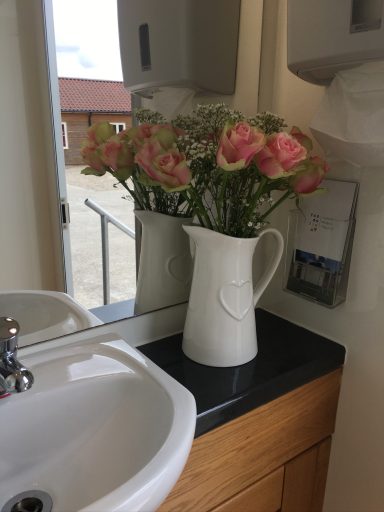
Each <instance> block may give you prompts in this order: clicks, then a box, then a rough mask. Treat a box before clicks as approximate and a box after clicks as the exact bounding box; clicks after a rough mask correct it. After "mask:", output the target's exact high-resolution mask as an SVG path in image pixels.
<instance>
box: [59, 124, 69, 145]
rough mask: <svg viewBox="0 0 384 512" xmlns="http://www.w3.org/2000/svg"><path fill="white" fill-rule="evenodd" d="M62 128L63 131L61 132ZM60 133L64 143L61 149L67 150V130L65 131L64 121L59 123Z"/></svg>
mask: <svg viewBox="0 0 384 512" xmlns="http://www.w3.org/2000/svg"><path fill="white" fill-rule="evenodd" d="M63 128H64V130H63ZM61 133H62V135H64V139H65V143H64V140H63V149H68V148H69V145H68V130H67V123H66V122H65V121H61Z"/></svg>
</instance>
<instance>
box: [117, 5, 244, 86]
mask: <svg viewBox="0 0 384 512" xmlns="http://www.w3.org/2000/svg"><path fill="white" fill-rule="evenodd" d="M240 2H241V0H208V1H207V0H118V21H119V38H120V53H121V62H122V68H123V78H124V85H125V86H126V87H127V88H128V89H129V90H130V91H132V92H136V93H141V94H143V95H145V96H151V94H152V93H153V91H154V90H156V89H158V88H160V87H163V86H181V87H190V88H193V89H196V90H202V91H209V92H213V93H218V94H233V92H234V90H235V78H236V62H237V43H238V34H239V18H240Z"/></svg>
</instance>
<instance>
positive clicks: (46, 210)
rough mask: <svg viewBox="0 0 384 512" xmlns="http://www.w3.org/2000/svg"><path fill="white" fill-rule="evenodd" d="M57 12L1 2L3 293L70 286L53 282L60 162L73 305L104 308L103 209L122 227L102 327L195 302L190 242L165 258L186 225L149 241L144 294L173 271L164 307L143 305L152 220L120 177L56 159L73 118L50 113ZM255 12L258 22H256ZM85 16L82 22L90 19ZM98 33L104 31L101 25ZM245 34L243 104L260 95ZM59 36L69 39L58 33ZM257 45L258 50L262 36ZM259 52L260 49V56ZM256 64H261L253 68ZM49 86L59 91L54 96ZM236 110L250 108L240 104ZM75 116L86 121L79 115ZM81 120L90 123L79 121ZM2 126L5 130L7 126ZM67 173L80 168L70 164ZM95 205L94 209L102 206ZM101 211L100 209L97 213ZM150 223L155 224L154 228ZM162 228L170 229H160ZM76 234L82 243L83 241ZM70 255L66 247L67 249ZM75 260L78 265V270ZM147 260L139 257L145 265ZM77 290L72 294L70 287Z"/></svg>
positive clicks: (40, 2) (48, 0)
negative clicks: (140, 212) (141, 214)
mask: <svg viewBox="0 0 384 512" xmlns="http://www.w3.org/2000/svg"><path fill="white" fill-rule="evenodd" d="M73 3H74V4H75V3H76V2H73ZM57 4H58V5H60V4H62V2H57ZM77 4H78V2H77ZM105 4H108V9H111V10H113V9H115V11H116V8H115V7H113V8H112V7H111V5H110V2H105ZM61 7H62V5H61ZM53 8H54V3H53V0H33V1H32V2H30V3H28V6H27V7H26V6H25V5H24V3H23V2H22V0H16V1H14V0H2V1H0V26H1V30H0V40H1V45H0V46H1V48H2V49H1V50H0V58H1V62H2V68H3V69H7V71H8V72H7V73H4V74H3V77H2V79H1V81H0V106H1V110H2V112H3V115H4V120H5V123H4V125H3V127H2V128H1V130H2V136H1V141H0V147H1V150H2V154H3V156H4V159H3V162H2V178H3V181H2V186H1V191H0V209H1V218H2V222H1V228H0V234H1V239H2V240H7V241H8V242H7V244H5V245H6V247H7V250H5V251H2V257H1V260H2V261H1V265H2V272H1V274H0V291H3V292H4V291H6V290H22V289H30V290H33V289H42V290H44V289H45V290H55V289H56V290H59V289H62V288H61V287H60V286H59V285H58V284H57V283H58V281H57V280H55V279H54V278H53V277H52V276H53V274H54V273H55V272H57V265H56V268H54V267H55V262H57V260H58V258H59V257H60V255H58V254H57V253H55V249H54V247H53V243H51V241H52V232H53V231H55V230H56V231H58V228H57V224H58V223H59V220H60V219H59V216H58V215H57V218H55V215H53V214H52V212H54V213H55V212H56V210H57V211H59V212H60V213H62V212H63V213H65V205H64V206H61V205H59V202H58V201H57V199H56V198H52V189H53V188H54V187H53V188H52V184H51V185H50V182H52V181H53V182H57V181H58V182H60V180H62V179H63V176H61V178H60V177H59V178H58V177H57V176H56V175H54V174H55V173H54V168H53V167H54V165H55V162H56V165H57V167H59V170H60V167H61V169H62V170H63V168H64V173H66V176H64V178H65V180H66V181H65V186H64V190H65V189H66V192H67V196H65V194H63V195H62V194H61V192H60V196H62V197H61V199H63V200H64V201H63V202H64V203H65V202H68V203H69V209H70V215H71V223H70V224H69V229H64V230H63V233H64V234H63V239H64V242H68V239H70V242H71V246H72V247H71V249H70V250H71V252H72V254H70V256H69V257H70V258H71V260H68V261H72V269H71V272H72V276H73V277H74V275H75V272H76V273H77V275H78V277H77V280H78V283H77V285H76V283H75V287H74V288H75V290H74V291H75V293H74V297H75V299H76V300H78V302H79V303H80V304H82V305H83V306H84V307H85V308H87V309H94V308H98V307H101V306H102V305H103V302H104V300H103V299H104V297H103V288H102V282H103V273H102V250H101V217H100V212H101V214H102V215H104V214H105V212H106V213H107V214H109V215H110V217H109V219H110V220H112V218H113V219H116V220H117V221H118V222H115V223H114V224H113V223H111V222H109V258H110V268H111V272H110V294H111V298H110V302H111V303H117V304H119V305H118V306H115V309H117V310H118V311H115V312H114V313H112V315H110V316H109V317H108V316H106V317H105V318H102V320H103V321H108V319H109V320H111V321H113V320H116V319H121V318H124V317H129V316H131V315H134V314H141V313H145V312H148V311H151V310H155V309H159V308H161V307H164V306H169V305H171V304H177V303H180V302H183V301H185V300H186V299H187V296H188V287H189V283H190V275H187V274H185V275H184V274H183V272H182V270H181V269H182V268H184V266H183V265H184V264H185V259H187V258H188V257H189V256H188V255H189V247H188V244H187V239H185V240H184V242H180V241H179V242H178V243H177V245H179V246H180V245H181V246H182V247H181V251H179V252H177V253H167V252H166V250H167V248H168V247H169V246H170V245H171V240H172V239H174V237H175V236H176V235H174V232H177V231H178V232H182V231H181V230H180V226H179V225H177V226H176V224H177V223H176V222H174V224H175V225H172V226H170V225H168V224H167V225H166V226H165V227H164V228H163V227H161V226H160V227H159V226H155V228H154V231H153V234H152V235H151V237H150V238H151V241H152V242H153V241H154V240H155V239H156V238H157V242H156V243H157V244H158V245H157V247H156V248H155V249H153V248H150V249H149V250H148V251H147V252H146V254H147V255H148V260H149V262H148V270H147V271H146V272H145V274H146V275H147V276H149V279H147V280H146V281H147V288H148V289H150V291H148V289H146V286H145V285H142V289H143V290H142V292H143V294H144V295H145V294H149V295H152V298H153V296H154V293H153V286H154V281H155V280H156V277H158V275H159V271H158V269H156V266H155V264H156V262H158V261H159V260H160V261H161V260H162V261H165V262H166V272H165V274H167V275H165V274H163V277H162V279H160V282H159V284H158V287H159V290H161V293H162V294H163V299H160V301H157V302H156V301H155V302H151V301H149V303H148V304H147V305H144V306H140V305H138V304H137V300H136V302H135V298H136V279H137V270H136V257H138V255H137V252H138V251H137V246H138V245H140V243H139V244H137V243H136V241H135V239H134V238H133V236H132V235H133V232H135V235H134V236H136V237H137V236H138V234H139V232H140V226H141V225H142V224H144V223H145V222H146V221H147V220H146V219H144V218H141V219H138V220H135V217H134V215H133V203H132V202H130V201H128V200H125V199H122V196H123V195H126V194H125V192H124V190H122V189H119V188H115V187H114V181H113V179H108V178H106V179H104V178H96V177H93V176H82V175H80V172H79V171H80V169H81V168H82V167H83V166H82V165H78V164H76V165H74V166H73V167H76V169H65V167H66V165H65V160H64V154H63V151H62V150H61V148H59V149H58V150H57V151H56V154H54V153H55V152H54V151H53V150H54V143H55V142H56V145H57V146H58V145H59V144H61V145H63V144H64V147H65V144H66V142H67V141H68V140H69V133H68V131H69V126H68V125H67V126H65V125H63V124H62V122H64V123H65V122H66V121H65V120H64V117H63V115H62V112H60V107H59V106H58V104H57V103H56V104H55V103H54V101H53V102H52V104H51V105H48V106H47V101H46V100H47V97H48V95H49V93H51V97H52V98H53V99H55V95H56V100H58V98H59V90H58V89H57V90H54V89H55V86H54V85H52V84H54V81H55V76H54V71H55V69H53V68H52V63H50V64H49V66H48V71H49V73H50V78H51V83H50V84H49V83H48V82H49V81H47V77H46V75H47V64H46V59H47V55H48V57H49V56H50V52H51V57H52V51H53V49H52V44H54V41H52V39H51V40H50V39H49V37H51V38H52V37H53V34H54V32H53V26H52V20H53V14H54V13H53ZM93 10H97V8H96V6H94V9H92V10H91V11H89V12H88V15H87V24H88V25H92V24H93V23H90V19H91V17H92V11H93ZM251 11H253V14H254V15H255V16H253V17H251V16H250V14H251ZM80 14H81V13H80ZM261 15H262V1H261V0H257V1H256V2H255V1H254V0H249V1H248V0H243V1H242V11H241V21H240V24H241V23H244V22H245V21H247V20H250V19H253V20H257V25H258V28H261V19H262V16H261ZM80 17H81V16H80ZM82 19H83V21H84V16H82ZM105 20H106V17H105V19H104V21H105ZM242 20H243V21H242ZM105 22H106V21H105ZM82 23H83V22H82ZM95 23H96V22H95ZM75 25H79V26H80V25H81V23H80V22H79V23H77V22H76V21H75V20H73V26H75ZM95 27H96V24H94V28H95ZM95 32H97V30H96V31H95ZM258 33H259V34H261V30H258ZM46 34H48V39H46V38H45V37H46ZM246 34H248V35H249V39H252V43H253V44H252V46H251V45H249V42H250V41H249V40H247V37H248V35H246V36H244V37H243V41H242V42H241V44H242V45H243V47H244V48H245V47H247V48H251V47H252V48H253V50H252V52H250V53H252V55H249V56H248V54H247V55H246V59H245V60H244V62H239V63H238V69H237V76H238V77H239V76H240V77H241V75H242V73H243V74H244V73H245V74H246V75H249V76H248V78H247V80H242V82H241V83H242V84H245V85H242V86H241V85H240V87H238V84H237V85H236V94H237V93H239V95H238V96H239V97H241V98H242V99H243V100H244V99H245V98H247V94H246V93H247V92H249V93H250V94H249V95H248V97H251V96H252V98H256V99H257V93H255V91H256V92H257V85H258V69H259V61H258V60H257V58H256V59H255V58H254V57H255V50H254V49H255V44H254V43H255V41H254V36H253V34H252V31H251V30H248V29H247V31H246ZM57 37H58V38H59V37H61V36H60V35H59V34H58V35H57ZM260 38H261V36H260ZM44 39H45V40H44ZM256 42H257V41H256ZM258 42H259V44H260V43H261V39H260V40H259V41H258ZM88 43H89V45H91V46H92V41H88ZM59 44H62V47H64V46H65V45H67V50H68V55H69V57H68V58H74V57H76V58H78V59H80V60H82V61H83V63H85V64H86V65H89V66H90V65H91V64H92V63H91V62H89V61H88V62H87V58H86V57H87V55H85V54H81V49H79V48H80V44H79V43H78V42H76V40H75V41H74V42H73V44H71V43H70V41H69V42H68V41H65V40H63V41H59ZM46 45H47V46H48V50H47V49H46V47H45V46H46ZM46 52H48V53H46ZM245 53H246V52H245ZM245 53H244V55H245ZM256 53H258V52H257V51H256ZM248 57H249V58H248ZM256 57H259V56H256ZM255 62H256V64H254V63H255ZM56 72H57V70H56ZM59 76H60V75H59ZM61 76H63V74H61ZM56 77H57V75H56ZM56 79H57V78H56ZM112 81H113V80H112ZM47 83H48V85H47ZM255 85H256V87H255ZM50 88H51V91H49V89H50ZM244 91H245V94H244ZM231 98H232V96H228V103H231ZM215 99H216V98H210V101H211V100H212V101H215ZM252 101H254V100H252ZM255 101H256V100H255ZM250 103H251V102H250ZM138 104H139V99H138V98H137V97H135V96H132V107H134V106H137V105H138ZM235 106H236V107H238V108H244V106H243V105H242V104H238V105H235ZM252 108H253V106H252ZM49 109H51V112H49ZM245 110H247V107H246V108H245ZM248 110H249V109H248ZM52 113H53V119H52ZM250 113H251V112H250ZM74 114H76V113H74ZM82 114H83V113H82ZM76 115H78V117H79V113H77V114H76ZM76 115H75V116H74V117H76ZM55 116H56V117H55ZM83 117H84V116H83ZM107 120H109V121H111V122H113V123H115V124H116V130H117V131H118V130H119V129H120V128H121V127H120V126H119V125H121V124H123V123H120V122H119V118H117V117H116V116H115V117H113V118H112V117H111V118H110V119H107ZM83 121H84V119H83V120H82V121H81V122H83ZM86 122H89V119H86ZM43 124H44V126H43ZM52 124H53V126H54V128H55V137H56V140H54V137H52V129H51V125H52ZM4 126H7V129H5V128H4ZM50 137H51V139H50ZM52 140H53V142H52ZM16 141H17V143H16ZM64 151H65V150H64ZM67 167H72V166H71V165H70V164H68V165H67ZM48 175H49V176H48ZM54 186H56V183H54ZM87 198H88V199H90V200H91V201H93V204H91V206H93V208H90V207H89V206H90V205H89V204H88V206H86V205H85V204H84V201H85V199H87ZM53 200H55V201H56V202H57V205H56V206H52V201H53ZM94 203H96V205H97V206H96V207H95V206H94ZM98 206H99V207H100V210H99V211H98V208H97V207H98ZM4 220H5V222H4ZM148 223H149V224H151V222H150V221H148ZM121 228H122V229H121ZM161 229H163V231H162V232H161ZM160 232H161V235H160V236H159V233H160ZM56 236H57V233H56ZM74 237H76V238H77V240H76V242H75V238H74ZM143 243H144V240H143ZM60 244H62V241H61V242H59V243H58V244H57V245H58V246H59V247H61V246H60ZM183 244H184V245H183ZM64 245H65V243H64ZM3 247H4V246H3ZM66 250H68V245H67V246H66ZM164 251H165V252H164ZM64 252H65V251H64ZM66 257H68V255H66ZM75 259H76V264H75V263H74V261H75ZM144 259H145V258H143V257H142V258H141V260H142V261H143V260H144ZM67 266H68V265H67ZM75 267H77V268H75ZM151 272H152V273H151ZM167 278H171V279H173V280H174V282H175V283H176V285H177V286H175V287H176V292H172V290H171V287H170V286H169V284H168V283H167ZM183 281H184V282H183ZM76 287H77V289H76ZM82 288H84V289H86V288H88V292H85V294H83V292H82ZM69 291H71V290H70V289H69ZM87 294H88V297H87ZM161 300H163V302H161ZM4 313H5V312H4ZM6 314H7V313H6Z"/></svg>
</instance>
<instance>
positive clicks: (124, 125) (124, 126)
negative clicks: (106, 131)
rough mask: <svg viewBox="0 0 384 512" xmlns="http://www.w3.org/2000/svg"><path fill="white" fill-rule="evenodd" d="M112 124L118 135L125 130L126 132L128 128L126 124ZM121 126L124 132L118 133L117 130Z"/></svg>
mask: <svg viewBox="0 0 384 512" xmlns="http://www.w3.org/2000/svg"><path fill="white" fill-rule="evenodd" d="M110 124H111V125H112V126H113V127H114V128H115V132H116V135H117V134H118V133H120V132H122V131H123V130H125V128H126V126H127V125H126V123H110ZM119 126H122V127H123V130H119V131H117V128H118V127H119Z"/></svg>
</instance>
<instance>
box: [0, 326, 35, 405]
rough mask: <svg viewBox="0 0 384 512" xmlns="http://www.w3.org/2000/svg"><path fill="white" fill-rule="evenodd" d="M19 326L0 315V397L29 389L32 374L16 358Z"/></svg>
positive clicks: (31, 382)
mask: <svg viewBox="0 0 384 512" xmlns="http://www.w3.org/2000/svg"><path fill="white" fill-rule="evenodd" d="M19 331H20V326H19V324H18V323H17V322H16V320H13V318H9V317H7V316H3V317H0V398H2V397H3V396H5V395H8V394H9V393H22V392H23V391H27V389H30V388H31V387H32V384H33V381H34V379H33V375H32V373H31V372H30V370H28V369H27V368H25V367H24V366H23V365H22V364H21V363H20V362H19V361H18V360H17V358H16V355H17V336H18V334H19Z"/></svg>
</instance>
